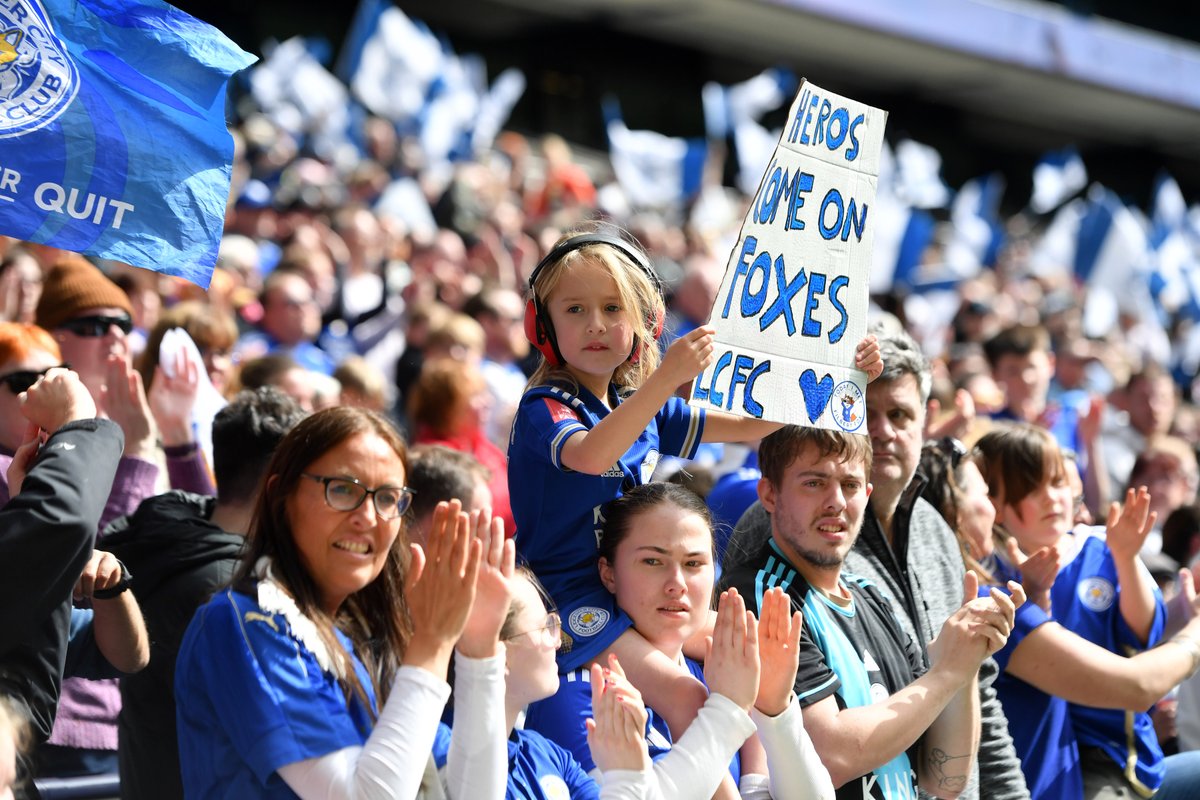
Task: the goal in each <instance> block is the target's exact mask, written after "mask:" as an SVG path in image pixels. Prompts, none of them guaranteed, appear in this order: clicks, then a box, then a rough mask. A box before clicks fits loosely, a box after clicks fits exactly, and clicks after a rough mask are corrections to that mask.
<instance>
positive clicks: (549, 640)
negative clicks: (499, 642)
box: [504, 611, 562, 647]
mask: <svg viewBox="0 0 1200 800" xmlns="http://www.w3.org/2000/svg"><path fill="white" fill-rule="evenodd" d="M527 633H531V634H533V638H534V641H537V640H538V638H539V637H540V638H541V641H542V644H544V645H546V646H547V647H558V646H559V645H560V644H562V617H560V616H559V615H558V612H557V611H551V612H550V613H549V614H547V615H546V624H544V625H542V627H540V628H533V629H532V630H528V631H521V632H520V633H514V634H512V635H511V636H505V637H504V641H506V642H511V641H512V640H513V639H519V638H521V637H522V636H524V635H525V634H527Z"/></svg>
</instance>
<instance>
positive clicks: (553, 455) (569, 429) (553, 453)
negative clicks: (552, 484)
mask: <svg viewBox="0 0 1200 800" xmlns="http://www.w3.org/2000/svg"><path fill="white" fill-rule="evenodd" d="M586 430H587V428H585V427H584V426H583V425H581V424H579V423H575V424H574V425H567V426H566V427H564V428H563V429H562V430H561V431H559V432H558V435H557V436H555V437H554V439H553V440H552V441H551V442H550V463H551V464H553V465H554V466H556V467H558V468H559V469H561V468H562V464H561V463H560V462H559V460H558V455H559V450H560V449H561V448H562V443H563V442H565V441H566V439H567V437H568V436H570V435H571V434H573V433H575V432H577V431H586Z"/></svg>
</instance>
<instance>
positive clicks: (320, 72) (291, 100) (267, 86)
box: [250, 36, 361, 164]
mask: <svg viewBox="0 0 1200 800" xmlns="http://www.w3.org/2000/svg"><path fill="white" fill-rule="evenodd" d="M309 47H310V45H309V43H308V42H306V41H305V40H304V39H303V38H302V37H300V36H293V37H292V38H291V39H288V40H287V41H286V42H283V43H282V44H274V43H269V44H267V45H264V47H263V50H264V53H265V55H266V57H265V58H264V59H263V61H262V63H260V64H258V65H257V66H256V67H254V69H253V70H251V71H250V93H251V95H252V96H253V97H254V100H255V101H256V102H257V103H258V105H259V108H261V109H262V110H263V112H264V113H265V114H266V115H267V117H268V118H269V119H270V120H271V121H272V122H274V123H275V124H276V125H278V126H279V127H281V128H283V129H284V130H286V131H288V132H289V133H291V134H292V135H294V136H296V137H297V138H300V139H303V138H305V137H308V138H309V140H310V143H311V145H312V148H313V150H314V151H315V152H316V153H317V155H319V156H321V157H322V158H324V159H326V160H328V161H331V162H334V163H339V162H340V163H345V164H349V163H351V161H352V160H357V158H358V157H359V156H360V155H361V154H360V153H359V152H358V150H357V148H356V147H355V146H354V144H353V143H352V142H351V141H350V137H349V128H350V121H351V113H350V111H351V109H350V93H349V91H347V89H346V86H345V84H343V83H342V82H341V81H339V80H338V79H337V78H335V77H334V76H333V74H332V73H330V72H329V71H328V70H326V69H325V67H323V66H322V65H321V62H320V61H318V60H317V59H316V57H315V56H313V54H312V53H311V52H310V50H309Z"/></svg>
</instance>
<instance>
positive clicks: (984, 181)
mask: <svg viewBox="0 0 1200 800" xmlns="http://www.w3.org/2000/svg"><path fill="white" fill-rule="evenodd" d="M1003 195H1004V176H1003V175H1001V174H1000V173H999V172H993V173H992V174H990V175H986V176H984V177H982V178H975V179H973V180H969V181H967V182H966V183H964V184H963V187H962V188H961V189H959V190H958V194H956V195H955V196H954V202H953V203H952V204H951V205H950V225H951V235H950V241H949V242H947V243H946V251H945V260H946V267H947V269H948V271H949V273H950V274H951V275H954V276H957V277H958V278H970V277H973V276H974V275H976V274H977V273H978V272H979V270H980V268H981V267H984V266H993V265H995V263H996V256H997V255H998V254H999V252H1000V247H1001V245H1002V244H1003V243H1004V225H1003V224H1002V223H1001V221H1000V199H1001V197H1002V196H1003Z"/></svg>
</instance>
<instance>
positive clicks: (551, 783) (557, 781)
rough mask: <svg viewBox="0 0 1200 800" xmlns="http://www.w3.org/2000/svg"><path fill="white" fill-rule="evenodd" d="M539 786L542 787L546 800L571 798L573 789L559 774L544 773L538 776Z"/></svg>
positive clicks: (567, 799)
mask: <svg viewBox="0 0 1200 800" xmlns="http://www.w3.org/2000/svg"><path fill="white" fill-rule="evenodd" d="M538 786H540V787H542V794H544V795H545V796H546V800H571V790H570V789H569V788H568V787H567V782H566V781H564V780H563V779H562V778H560V777H558V776H557V775H543V776H542V777H540V778H538Z"/></svg>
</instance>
